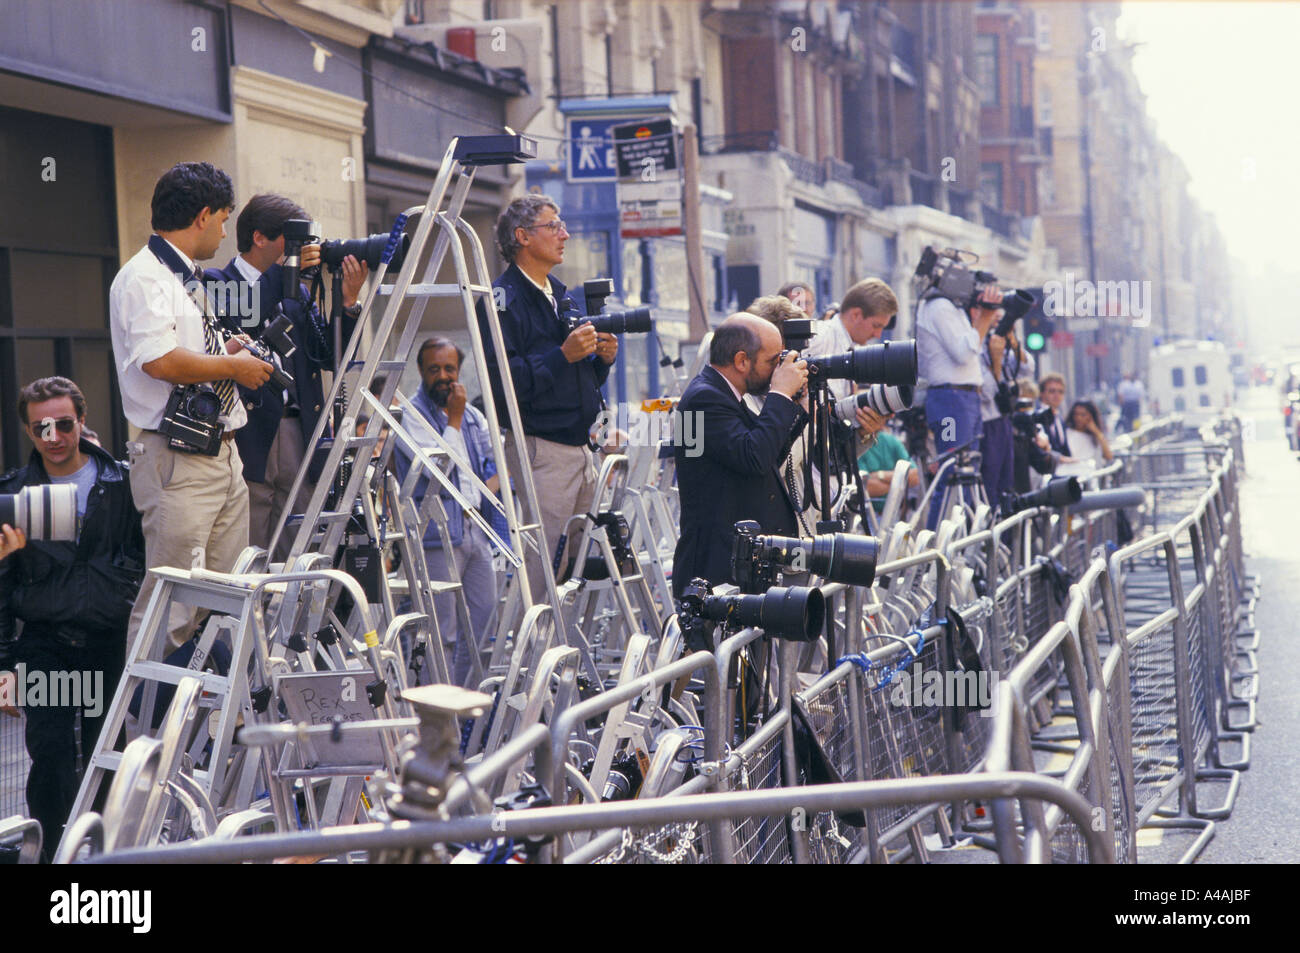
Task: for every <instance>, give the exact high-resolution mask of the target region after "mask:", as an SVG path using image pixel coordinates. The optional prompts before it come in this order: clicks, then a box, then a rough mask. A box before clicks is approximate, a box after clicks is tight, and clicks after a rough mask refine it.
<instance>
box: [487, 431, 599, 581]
mask: <svg viewBox="0 0 1300 953" xmlns="http://www.w3.org/2000/svg"><path fill="white" fill-rule="evenodd" d="M505 438H506V444H505V451H506V454H507V459H508V460H509V461H510V465H511V466H512V467H513V466H514V465H515V461H516V460H517V459H518V456H517V451H516V449H515V447H514V439H513V438H514V435H513V434H511V433H506V435H505ZM524 449H525V451H526V453H527V458H528V466H529V468H530V469H531V470H532V472H533V484H534V486H535V487H536V488H537V502H538V505H539V506H540V507H541V511H542V512H541V523H542V530H543V532H544V534H545V544H546V549H545V552H546V559H547V560H548V561H550V560H551V559H553V558H554V556H555V547H556V544H557V543H558V542H559V539H560V536H561V534H563V533H564V527H565V524H566V523H568V521H569V517H570V516H572V515H573V514H575V513H585V512H587V510H588V509H590V508H591V501H592V498H593V497H594V496H595V492H596V466H595V463H594V462H593V459H592V454H591V450H590V448H588V447H585V446H582V447H570V446H568V445H566V444H562V443H553V442H552V441H550V440H543V439H541V438H540V437H525V438H524ZM512 472H514V471H512ZM514 482H515V491H516V492H522V490H523V483H522V481H521V480H520V478H519V475H518V473H517V472H516V473H515V481H514ZM573 555H574V553H573V550H572V547H571V546H570V547H568V548H566V550H565V554H564V557H563V559H561V561H560V570H561V571H563V570H564V567H565V566H567V565H568V562H569V559H570V558H572V557H573ZM525 562H526V565H527V568H528V580H529V583H530V586H529V588H531V590H532V593H533V599H534V600H535V601H541V600H542V599H544V598H545V595H546V586H545V584H544V583H543V581H542V567H541V563H540V560H539V559H538V557H537V555H536V554H535V553H533V552H532V551H531V550H529V551H528V552H527V553H526V560H525Z"/></svg>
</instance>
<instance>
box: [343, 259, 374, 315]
mask: <svg viewBox="0 0 1300 953" xmlns="http://www.w3.org/2000/svg"><path fill="white" fill-rule="evenodd" d="M369 273H370V269H369V267H367V266H366V263H365V262H364V261H361V260H360V259H358V258H357V256H356V255H348V257H347V258H344V259H343V307H345V308H350V307H352V306H353V305H354V304H356V303H357V299H358V298H359V297H361V286H362V285H363V284H365V281H366V275H368V274H369Z"/></svg>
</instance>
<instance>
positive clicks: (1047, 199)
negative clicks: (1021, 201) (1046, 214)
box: [1038, 165, 1056, 208]
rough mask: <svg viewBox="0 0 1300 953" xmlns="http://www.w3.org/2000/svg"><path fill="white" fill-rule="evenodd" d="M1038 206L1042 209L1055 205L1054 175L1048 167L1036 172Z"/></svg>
mask: <svg viewBox="0 0 1300 953" xmlns="http://www.w3.org/2000/svg"><path fill="white" fill-rule="evenodd" d="M1038 204H1039V205H1040V206H1042V207H1043V208H1052V207H1054V206H1055V205H1056V175H1055V173H1053V172H1052V167H1051V166H1050V165H1045V166H1043V167H1042V168H1041V169H1039V170H1038Z"/></svg>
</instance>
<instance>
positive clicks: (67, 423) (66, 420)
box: [29, 417, 77, 434]
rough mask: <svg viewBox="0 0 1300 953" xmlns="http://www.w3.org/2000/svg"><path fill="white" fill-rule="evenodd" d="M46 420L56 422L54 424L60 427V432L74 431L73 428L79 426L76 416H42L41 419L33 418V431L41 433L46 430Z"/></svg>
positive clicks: (31, 425)
mask: <svg viewBox="0 0 1300 953" xmlns="http://www.w3.org/2000/svg"><path fill="white" fill-rule="evenodd" d="M46 421H49V422H50V423H52V424H54V426H55V427H56V428H58V431H59V433H72V429H73V428H74V427H76V426H77V418H75V417H58V418H54V419H51V418H49V417H42V418H41V419H40V420H33V421H32V422H31V424H29V426H30V427H31V429H32V432H33V433H37V434H39V433H41V432H42V431H44V430H45V425H46Z"/></svg>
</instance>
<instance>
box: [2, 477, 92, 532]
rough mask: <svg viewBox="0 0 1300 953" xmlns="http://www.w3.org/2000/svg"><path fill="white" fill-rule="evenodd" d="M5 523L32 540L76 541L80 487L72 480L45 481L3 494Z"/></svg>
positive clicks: (3, 519)
mask: <svg viewBox="0 0 1300 953" xmlns="http://www.w3.org/2000/svg"><path fill="white" fill-rule="evenodd" d="M2 523H8V524H9V525H10V526H12V527H13V528H14V529H20V530H22V531H23V532H24V533H25V534H26V535H27V538H28V539H31V540H43V541H47V542H75V541H76V539H77V488H76V487H75V486H73V485H72V484H71V483H42V484H40V485H39V486H25V487H23V488H21V489H20V490H19V491H18V492H17V493H12V494H11V493H0V524H2Z"/></svg>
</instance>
